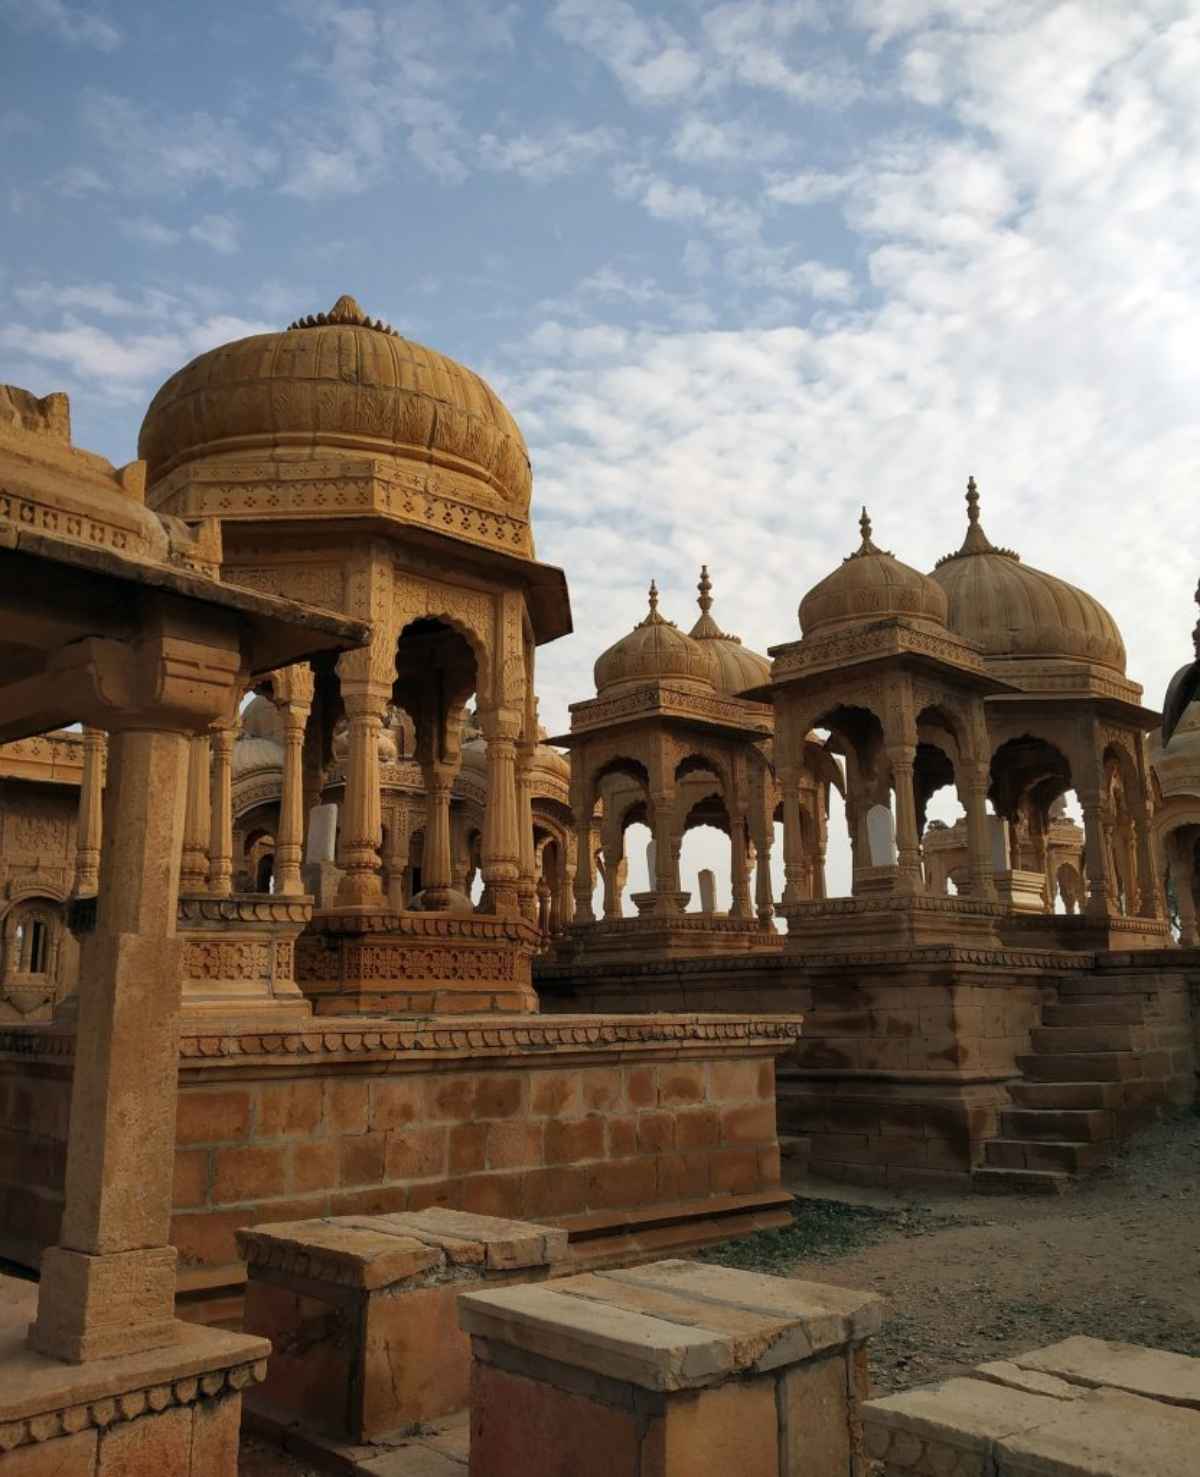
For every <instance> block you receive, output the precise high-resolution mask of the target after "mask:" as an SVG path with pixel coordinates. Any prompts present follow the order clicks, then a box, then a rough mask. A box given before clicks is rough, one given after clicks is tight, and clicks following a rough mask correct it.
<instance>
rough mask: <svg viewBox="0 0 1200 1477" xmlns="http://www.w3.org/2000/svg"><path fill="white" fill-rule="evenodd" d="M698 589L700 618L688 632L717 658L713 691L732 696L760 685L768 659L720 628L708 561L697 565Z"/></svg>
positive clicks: (767, 675)
mask: <svg viewBox="0 0 1200 1477" xmlns="http://www.w3.org/2000/svg"><path fill="white" fill-rule="evenodd" d="M696 588H697V589H698V590H699V591H700V595H699V598H698V599H697V601H696V604H697V605H698V606H699V607H700V619H699V620H698V621H697V622H696V624H695V625H694V626H693V627H692V629H691V630H690V631H689V632H688V635H689V636H691V638H692V640H693V641H702V642H704V644H705V646H707V648H708V649H709V650H710V651H711V652H712V653H713V655H714V656H715V657H716V659H717V677H716V684H717V691H718V692H720V693H723V694H725V696H727V697H734V696H736V694H737V693H739V692H745V691H746V690H747V688H751V687H761V686H762V685H763V684H764V683H767V682H770V680H771V663H770V662H769V661H768V660H767V658H766V657H765V656H759V654H758V652H757V651H751V650H750V648H749V647H747V646H743V645H742V638H741V637H740V636H731V635H729V633H728V632H726V631H722V629H721V628H720V626H718V625H717V623H716V621H715V620H714V619H713V617H712V615H711V613H710V612H711V611H712V604H713V601H712V581H711V580H710V579H709V577H708V565H707V564H704V565H701V567H700V582H699V583H698V584H697V586H696Z"/></svg>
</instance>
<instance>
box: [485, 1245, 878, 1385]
mask: <svg viewBox="0 0 1200 1477" xmlns="http://www.w3.org/2000/svg"><path fill="white" fill-rule="evenodd" d="M881 1306H882V1304H881V1300H880V1299H879V1298H877V1297H876V1296H874V1295H873V1294H870V1293H854V1292H847V1291H844V1290H842V1289H837V1288H827V1287H823V1286H818V1285H816V1284H813V1283H804V1282H793V1281H791V1280H789V1279H786V1278H777V1277H765V1276H760V1275H759V1274H757V1273H752V1272H739V1271H734V1270H732V1269H730V1268H726V1267H711V1266H706V1265H703V1264H701V1263H697V1262H687V1261H678V1260H673V1261H664V1262H657V1263H654V1264H652V1265H650V1266H647V1267H641V1268H636V1269H630V1270H626V1271H618V1272H601V1273H598V1274H595V1275H586V1274H585V1275H583V1276H578V1277H570V1278H563V1279H561V1280H559V1281H556V1282H553V1283H550V1284H543V1285H541V1286H537V1287H521V1288H510V1289H505V1290H503V1291H499V1292H494V1293H490V1292H478V1293H467V1294H464V1295H463V1296H462V1297H461V1298H460V1300H459V1319H460V1322H461V1324H462V1327H463V1328H464V1329H465V1330H466V1331H467V1332H468V1333H471V1334H474V1335H476V1336H477V1337H481V1338H487V1339H495V1340H496V1341H498V1342H500V1343H503V1344H506V1345H509V1346H511V1347H514V1348H517V1349H520V1350H523V1351H524V1352H526V1353H530V1354H535V1355H539V1356H541V1357H543V1358H548V1359H554V1360H557V1361H559V1362H560V1363H563V1364H568V1365H571V1366H572V1367H574V1368H579V1369H585V1370H589V1371H591V1372H592V1373H595V1374H600V1375H605V1376H608V1377H609V1378H613V1379H619V1380H625V1381H628V1382H629V1383H631V1384H635V1385H638V1386H641V1387H642V1388H644V1389H649V1390H661V1391H667V1390H682V1389H691V1388H699V1387H701V1386H704V1385H708V1384H714V1383H717V1382H719V1381H720V1380H722V1379H725V1378H727V1377H728V1376H730V1375H732V1374H737V1373H753V1372H755V1371H760V1370H769V1369H776V1368H779V1367H781V1366H783V1365H787V1364H793V1363H796V1362H797V1361H799V1360H802V1359H807V1358H811V1357H812V1356H813V1355H814V1354H816V1353H818V1352H820V1351H821V1350H823V1349H827V1348H832V1347H840V1346H844V1345H845V1344H846V1343H849V1342H854V1341H858V1340H861V1339H863V1338H866V1337H867V1336H869V1334H871V1333H873V1332H875V1330H876V1329H877V1328H878V1326H879V1321H880V1310H881Z"/></svg>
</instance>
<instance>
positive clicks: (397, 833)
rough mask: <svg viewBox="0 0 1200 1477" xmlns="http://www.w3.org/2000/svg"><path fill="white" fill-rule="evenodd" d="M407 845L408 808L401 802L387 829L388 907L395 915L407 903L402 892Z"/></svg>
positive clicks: (394, 811)
mask: <svg viewBox="0 0 1200 1477" xmlns="http://www.w3.org/2000/svg"><path fill="white" fill-rule="evenodd" d="M408 843H409V821H408V807H407V805H405V804H404V803H403V802H402V801H401V802H399V803H397V805H396V808H395V810H393V811H392V824H391V826H390V827H389V828H388V856H387V896H388V907H389V908H392V909H394V910H395V911H396V912H397V913H399V912H402V911H403V910H404V908H405V907H406V906H407V902H408V899H407V897H406V896H405V890H404V873H405V871H406V869H407V867H408Z"/></svg>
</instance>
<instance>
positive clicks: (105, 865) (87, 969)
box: [30, 729, 196, 1363]
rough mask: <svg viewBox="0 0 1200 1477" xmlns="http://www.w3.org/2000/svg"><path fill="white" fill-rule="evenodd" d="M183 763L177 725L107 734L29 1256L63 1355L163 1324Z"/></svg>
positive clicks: (43, 1333)
mask: <svg viewBox="0 0 1200 1477" xmlns="http://www.w3.org/2000/svg"><path fill="white" fill-rule="evenodd" d="M192 752H193V754H194V753H195V752H196V750H195V747H194V746H193V748H192ZM190 767H191V764H190V762H189V744H188V740H187V738H186V737H185V736H184V735H182V734H179V733H164V732H158V731H155V730H140V729H139V730H135V731H131V732H125V733H122V732H115V733H112V734H111V737H110V739H109V762H108V784H107V787H106V790H105V805H104V841H103V847H102V850H103V858H102V861H101V866H100V892H99V897H98V902H97V923H96V929H95V932H93V933H90V934H87V935H85V937H84V939H83V943H82V946H81V959H80V970H79V981H80V984H79V1025H78V1029H77V1031H76V1034H75V1063H74V1079H73V1083H72V1089H71V1133H70V1137H69V1140H68V1146H67V1169H66V1185H65V1207H64V1211H63V1218H62V1228H61V1231H60V1233H59V1242H58V1245H57V1246H53V1247H50V1248H48V1249H47V1250H46V1252H45V1253H44V1254H43V1257H42V1282H41V1293H40V1296H39V1299H38V1314H37V1322H36V1323H35V1324H34V1325H33V1327H32V1328H31V1330H30V1342H31V1343H32V1344H33V1346H34V1348H36V1349H37V1350H38V1351H39V1352H41V1353H43V1354H49V1355H52V1356H54V1357H56V1358H59V1359H66V1360H69V1361H71V1362H75V1363H79V1362H82V1361H83V1360H85V1359H99V1358H104V1357H106V1356H109V1355H115V1354H120V1353H124V1352H126V1351H129V1350H139V1349H149V1348H154V1347H156V1346H158V1345H162V1344H166V1343H169V1342H170V1341H171V1339H172V1338H173V1336H174V1331H175V1250H174V1248H173V1247H171V1246H170V1245H169V1244H168V1242H169V1239H170V1226H171V1183H172V1175H171V1165H172V1163H173V1161H174V1155H175V1105H176V1099H177V1089H176V1077H177V1073H178V1067H179V993H180V978H181V974H182V950H181V945H180V942H179V940H178V939H177V937H176V934H175V924H176V915H177V908H178V893H179V869H180V855H181V850H182V843H183V830H184V814H185V809H186V806H187V802H188V799H189V793H188V792H189V789H190V786H189V784H188V774H189V769H190Z"/></svg>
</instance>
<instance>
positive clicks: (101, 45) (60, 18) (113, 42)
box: [0, 0, 123, 51]
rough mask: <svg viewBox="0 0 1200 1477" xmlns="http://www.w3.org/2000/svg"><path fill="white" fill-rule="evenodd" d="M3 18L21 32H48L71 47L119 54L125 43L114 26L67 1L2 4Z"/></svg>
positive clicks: (0, 1) (7, 0)
mask: <svg viewBox="0 0 1200 1477" xmlns="http://www.w3.org/2000/svg"><path fill="white" fill-rule="evenodd" d="M0 16H6V17H7V18H8V19H9V21H10V22H11V23H12V24H13V25H14V26H16V27H17V28H18V29H20V30H25V31H34V30H36V31H44V32H46V33H47V34H49V35H51V36H55V37H57V39H58V40H59V41H65V42H66V43H67V44H68V45H69V46H92V47H95V49H96V50H97V51H115V50H116V49H117V47H119V46H120V44H121V41H122V39H123V38H122V36H121V32H120V31H119V30H118V29H117V27H116V26H115V25H113V23H112V22H111V21H110V20H108V19H106V18H105V17H104V16H102V15H99V14H97V13H96V12H95V11H92V10H86V9H84V8H83V7H82V6H77V5H66V4H64V0H0Z"/></svg>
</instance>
